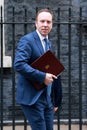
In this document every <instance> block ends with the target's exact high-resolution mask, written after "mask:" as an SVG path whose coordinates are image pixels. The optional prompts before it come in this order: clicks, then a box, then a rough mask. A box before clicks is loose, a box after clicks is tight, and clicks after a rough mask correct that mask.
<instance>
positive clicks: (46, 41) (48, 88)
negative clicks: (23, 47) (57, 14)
mask: <svg viewBox="0 0 87 130" xmlns="http://www.w3.org/2000/svg"><path fill="white" fill-rule="evenodd" d="M44 41H45V52H46V51H48V50H49V41H48V39H47V38H45V39H44ZM51 86H52V83H50V84H49V85H48V87H47V95H49V96H50V94H51Z"/></svg>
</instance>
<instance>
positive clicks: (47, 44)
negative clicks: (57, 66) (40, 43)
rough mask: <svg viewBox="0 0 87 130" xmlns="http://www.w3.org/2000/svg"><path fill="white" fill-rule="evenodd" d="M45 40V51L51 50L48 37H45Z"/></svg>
mask: <svg viewBox="0 0 87 130" xmlns="http://www.w3.org/2000/svg"><path fill="white" fill-rule="evenodd" d="M44 42H45V52H46V51H47V50H49V42H48V39H47V38H45V39H44Z"/></svg>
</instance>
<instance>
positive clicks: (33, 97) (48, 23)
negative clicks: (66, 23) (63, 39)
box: [14, 9, 61, 130]
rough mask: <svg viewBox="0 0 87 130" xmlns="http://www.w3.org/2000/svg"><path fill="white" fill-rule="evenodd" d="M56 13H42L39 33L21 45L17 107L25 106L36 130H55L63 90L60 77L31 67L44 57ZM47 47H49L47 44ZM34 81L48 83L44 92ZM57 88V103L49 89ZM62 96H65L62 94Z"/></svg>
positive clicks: (24, 39) (19, 49) (17, 63)
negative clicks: (55, 119) (60, 95)
mask: <svg viewBox="0 0 87 130" xmlns="http://www.w3.org/2000/svg"><path fill="white" fill-rule="evenodd" d="M52 23H53V13H52V12H51V11H50V10H48V9H42V10H40V11H39V12H38V13H37V16H36V21H35V25H36V30H35V31H34V32H32V33H30V34H27V35H25V36H23V37H22V38H21V39H20V41H19V44H18V48H17V52H16V56H15V61H14V68H15V70H16V71H17V72H18V73H19V75H18V84H17V103H19V104H21V107H22V109H23V112H24V114H25V117H26V119H28V121H29V124H30V126H31V128H32V130H52V129H53V118H54V116H53V115H54V112H55V111H57V109H58V106H59V105H60V103H59V102H61V99H60V101H58V98H57V94H55V92H56V93H57V92H58V91H59V89H58V88H61V82H60V77H59V78H57V77H56V76H55V75H53V74H50V73H45V72H42V71H40V70H37V69H34V68H32V67H31V63H32V62H34V61H35V60H36V59H37V58H39V57H40V56H41V55H43V54H44V52H45V51H46V50H45V46H44V44H45V41H44V38H47V39H48V34H49V32H50V31H51V29H52ZM46 44H47V43H46ZM48 49H51V42H50V41H49V40H48ZM31 81H36V82H38V83H39V84H42V83H44V84H45V86H47V87H44V88H43V89H40V90H37V89H35V87H34V86H33V85H32V83H31ZM52 82H54V84H53V87H54V88H55V89H53V90H54V95H56V97H55V98H54V99H55V100H54V103H53V102H52V99H51V96H50V95H49V94H48V91H47V88H50V87H51V86H52V85H51V84H52ZM58 93H59V94H60V93H61V91H60V92H58ZM58 103H59V104H58Z"/></svg>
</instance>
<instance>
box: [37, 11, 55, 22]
mask: <svg viewBox="0 0 87 130" xmlns="http://www.w3.org/2000/svg"><path fill="white" fill-rule="evenodd" d="M42 12H48V13H50V14H51V15H52V19H53V11H51V10H50V9H46V8H45V9H41V10H39V11H38V12H37V14H36V20H37V17H38V15H39V14H40V13H42Z"/></svg>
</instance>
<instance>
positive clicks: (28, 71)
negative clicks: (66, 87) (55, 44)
mask: <svg viewBox="0 0 87 130" xmlns="http://www.w3.org/2000/svg"><path fill="white" fill-rule="evenodd" d="M50 45H51V43H50V42H49V47H51V46H50ZM43 54H44V50H43V47H42V44H41V41H40V39H39V36H38V34H37V32H36V31H34V32H32V33H30V34H27V35H25V36H23V37H22V38H21V39H20V41H19V43H18V47H17V52H16V55H15V61H14V68H15V70H16V71H17V72H18V82H17V96H16V101H17V102H18V103H20V104H26V105H32V104H34V103H35V102H36V101H37V99H38V97H39V96H40V95H41V93H42V92H43V91H44V88H43V89H41V90H39V91H38V90H36V89H35V87H34V86H33V85H32V84H31V82H30V81H31V80H32V81H37V82H38V83H40V84H42V83H43V82H44V79H45V76H46V73H44V72H41V71H39V70H37V69H34V68H32V67H31V66H30V64H31V63H32V62H33V61H35V60H36V59H37V58H39V57H40V56H41V55H43ZM58 81H59V79H58ZM54 86H56V88H59V87H61V84H59V85H54ZM56 95H57V94H56ZM58 95H59V93H58ZM57 100H58V98H57V97H56V101H57ZM56 105H57V104H56ZM58 106H59V103H58Z"/></svg>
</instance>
